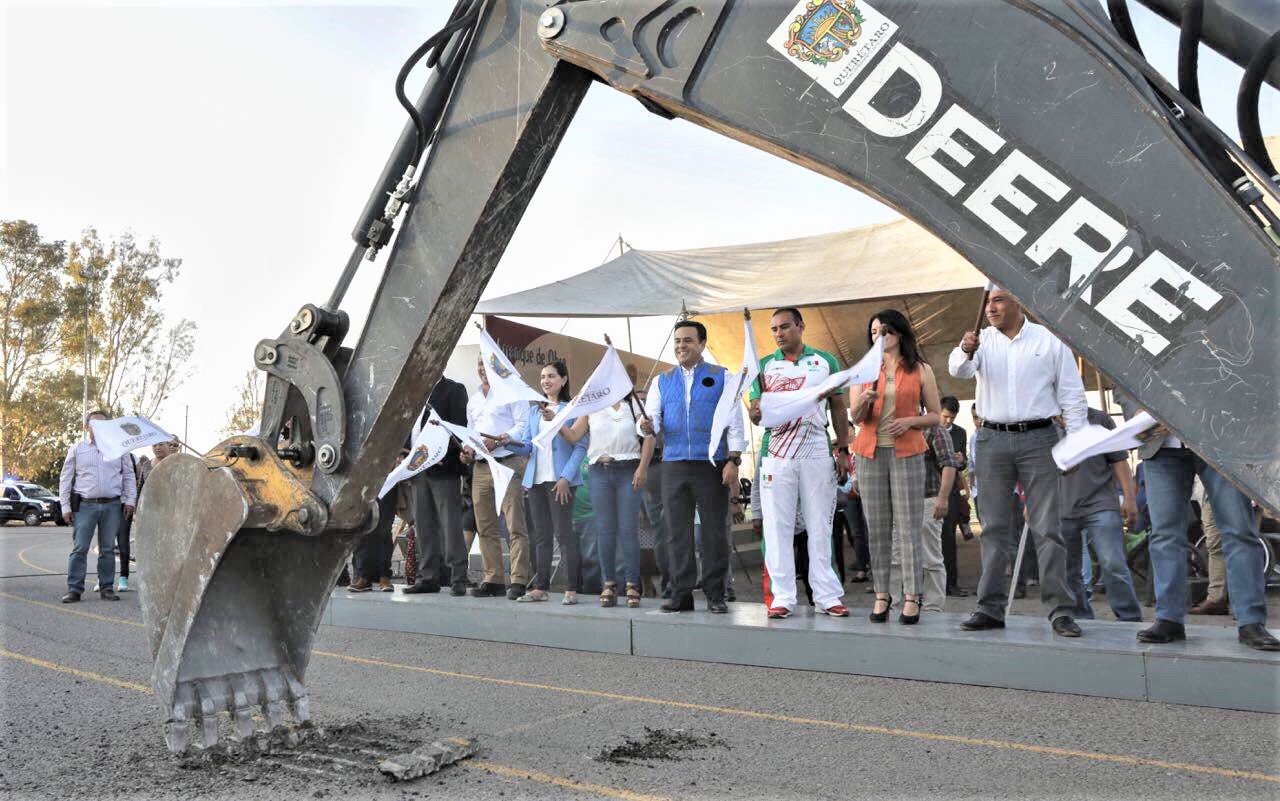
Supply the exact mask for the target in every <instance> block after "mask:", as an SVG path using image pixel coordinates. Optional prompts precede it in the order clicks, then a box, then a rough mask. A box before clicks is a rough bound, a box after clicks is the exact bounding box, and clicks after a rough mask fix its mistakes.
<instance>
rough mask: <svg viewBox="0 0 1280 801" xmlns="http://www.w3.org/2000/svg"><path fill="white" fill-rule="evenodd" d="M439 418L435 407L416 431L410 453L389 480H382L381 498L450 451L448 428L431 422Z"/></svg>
mask: <svg viewBox="0 0 1280 801" xmlns="http://www.w3.org/2000/svg"><path fill="white" fill-rule="evenodd" d="M439 419H440V416H439V415H437V414H436V413H435V410H434V409H433V410H432V411H431V417H430V418H429V419H428V421H427V424H426V425H425V426H422V428H421V430H419V431H415V432H414V435H413V444H412V445H411V446H410V447H409V455H408V456H406V457H404V459H403V460H402V461H401V462H400V464H398V465H396V469H395V470H392V471H391V473H390V474H388V475H387V480H386V481H384V482H382V489H380V490H378V498H379V499H381V498H382V497H383V496H385V495H386V494H387V493H388V492H390V491H391V490H392V488H393V487H395V485H397V484H399V483H400V482H401V481H404V480H405V479H406V478H413V477H414V476H416V475H417V474H418V473H421V472H422V471H423V470H426V469H427V468H428V467H431V466H432V465H435V464H439V463H440V460H441V459H443V458H444V455H445V454H446V453H448V452H449V431H448V429H445V428H441V427H440V426H438V425H432V424H431V421H432V420H437V421H438V420H439ZM415 428H416V426H415Z"/></svg>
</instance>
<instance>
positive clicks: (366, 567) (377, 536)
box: [351, 492, 396, 583]
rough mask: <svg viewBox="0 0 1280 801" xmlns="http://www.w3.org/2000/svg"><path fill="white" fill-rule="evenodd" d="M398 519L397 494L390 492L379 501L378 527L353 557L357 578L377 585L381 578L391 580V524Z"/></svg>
mask: <svg viewBox="0 0 1280 801" xmlns="http://www.w3.org/2000/svg"><path fill="white" fill-rule="evenodd" d="M395 517H396V493H394V492H388V493H387V495H386V497H385V498H383V499H382V500H380V501H378V525H376V526H374V528H373V531H370V532H369V533H368V534H365V535H364V537H362V538H361V539H360V542H359V544H357V545H356V550H355V553H353V554H352V555H351V567H352V569H353V570H354V571H355V577H356V578H362V579H364V580H365V581H368V582H370V583H376V582H377V581H378V579H381V578H388V579H389V578H391V550H392V547H393V546H392V543H391V523H392V522H393V521H394V520H395Z"/></svg>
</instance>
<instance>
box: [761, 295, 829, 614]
mask: <svg viewBox="0 0 1280 801" xmlns="http://www.w3.org/2000/svg"><path fill="white" fill-rule="evenodd" d="M769 329H770V331H772V332H773V339H774V342H776V343H777V345H778V350H777V351H775V352H774V353H772V354H770V355H768V356H766V357H764V358H763V359H761V360H760V377H759V378H757V379H756V382H755V384H754V385H753V386H752V389H751V396H750V401H751V421H752V422H753V423H757V424H758V423H759V422H760V419H761V414H760V396H761V394H763V393H765V392H788V391H791V390H796V389H803V388H804V387H806V386H816V385H818V384H821V383H822V382H823V381H825V380H826V379H827V378H828V377H829V376H830V375H832V374H833V373H837V372H839V370H840V367H839V365H838V364H837V362H836V360H835V357H833V356H832V355H831V354H829V353H826V352H824V351H820V350H814V349H813V348H811V347H809V346H807V345H805V344H804V318H802V317H801V316H800V312H799V311H798V310H796V309H793V308H790V307H787V308H782V309H778V310H777V311H775V312H774V313H773V318H772V319H771V320H770V324H769ZM828 405H829V406H830V411H831V420H832V424H833V425H834V427H835V434H836V442H839V443H847V442H848V441H849V436H848V428H849V422H848V417H847V415H846V412H845V409H846V406H845V400H844V393H843V391H842V392H839V393H836V394H833V395H832V396H831V397H830V398H829V400H828V403H827V404H823V405H821V406H820V407H819V408H818V410H816V411H814V412H813V413H811V414H808V415H806V416H804V417H801V418H799V419H796V420H792V421H790V422H787V423H784V424H782V425H779V426H775V427H773V428H770V429H767V430H766V431H765V435H764V446H763V452H762V454H761V459H760V469H759V471H758V473H757V474H756V483H757V484H758V485H759V487H760V503H761V508H762V510H763V513H764V514H763V517H764V545H763V548H764V566H765V574H764V598H765V606H766V607H768V615H769V617H771V618H785V617H788V616H789V615H790V614H791V611H792V610H793V609H794V608H795V605H796V567H795V553H794V550H793V541H794V539H795V532H796V513H797V511H799V512H800V513H801V515H802V516H803V519H804V521H805V528H806V530H807V531H808V533H809V538H808V539H809V587H810V589H811V590H812V591H813V602H814V605H815V606H816V607H817V608H818V611H820V612H822V613H824V614H828V615H834V616H837V617H847V616H848V614H849V611H848V610H847V609H845V607H844V605H843V604H842V603H841V596H842V595H843V594H844V587H843V586H842V585H841V584H840V579H839V578H838V577H837V576H836V572H835V569H834V568H833V566H832V561H831V560H832V554H831V517H832V515H833V514H835V508H836V485H837V484H839V483H841V482H843V481H844V474H845V472H846V469H847V468H846V466H845V464H846V463H845V460H844V459H843V458H840V459H833V458H832V450H831V440H830V438H829V437H828V436H827V414H826V409H827V406H828ZM838 450H839V452H840V454H842V455H843V456H845V457H847V456H848V452H849V448H848V446H847V445H844V444H842V445H841V446H840V447H839V449H838Z"/></svg>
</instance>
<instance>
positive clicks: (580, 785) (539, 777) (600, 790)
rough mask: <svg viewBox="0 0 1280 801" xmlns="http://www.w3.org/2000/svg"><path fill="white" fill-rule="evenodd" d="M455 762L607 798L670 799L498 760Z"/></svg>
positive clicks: (633, 799) (647, 800)
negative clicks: (529, 768)
mask: <svg viewBox="0 0 1280 801" xmlns="http://www.w3.org/2000/svg"><path fill="white" fill-rule="evenodd" d="M455 764H457V765H459V766H460V767H464V768H466V769H467V770H483V771H487V772H489V773H496V774H498V775H499V776H510V777H511V778H514V779H527V780H529V781H532V782H538V783H540V784H550V785H553V786H555V787H563V788H564V789H566V790H577V791H578V792H580V793H592V794H594V795H599V796H604V797H605V798H621V799H624V801H670V800H669V799H668V798H666V797H665V796H660V795H649V794H647V793H637V792H634V791H632V790H622V789H619V788H617V787H606V786H604V785H603V784H592V783H590V782H580V781H577V780H575V779H566V778H564V777H563V776H553V775H552V774H550V773H543V772H541V771H537V770H525V769H524V768H512V767H508V766H506V765H499V764H497V763H496V762H486V761H485V760H483V759H468V760H465V761H462V762H457V763H455Z"/></svg>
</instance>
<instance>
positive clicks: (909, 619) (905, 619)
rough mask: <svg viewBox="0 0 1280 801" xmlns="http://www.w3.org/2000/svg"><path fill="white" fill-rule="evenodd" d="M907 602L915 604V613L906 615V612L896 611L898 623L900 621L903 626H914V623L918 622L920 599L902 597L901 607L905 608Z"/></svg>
mask: <svg viewBox="0 0 1280 801" xmlns="http://www.w3.org/2000/svg"><path fill="white" fill-rule="evenodd" d="M907 604H915V605H916V613H915V614H914V615H908V614H907V613H906V612H899V613H898V622H899V623H901V624H902V625H904V626H914V625H915V624H916V623H919V622H920V599H919V598H904V599H902V608H903V609H906V608H907Z"/></svg>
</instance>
